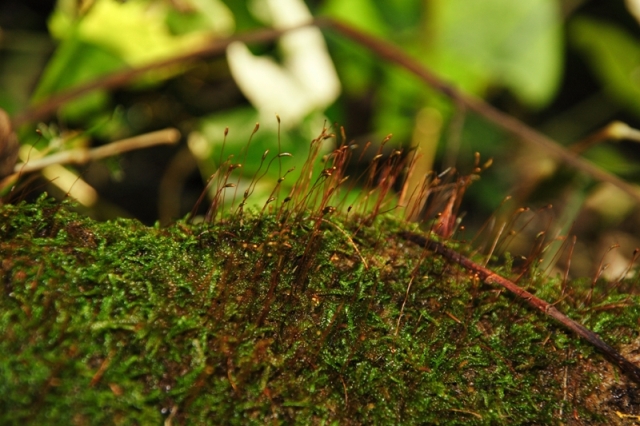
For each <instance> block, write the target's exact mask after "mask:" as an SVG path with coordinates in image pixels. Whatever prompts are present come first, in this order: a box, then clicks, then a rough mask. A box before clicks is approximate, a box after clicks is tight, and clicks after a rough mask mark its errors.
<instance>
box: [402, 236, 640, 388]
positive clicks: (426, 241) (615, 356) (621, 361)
mask: <svg viewBox="0 0 640 426" xmlns="http://www.w3.org/2000/svg"><path fill="white" fill-rule="evenodd" d="M399 236H400V237H401V238H403V239H405V240H407V241H410V242H412V243H414V244H417V245H419V246H421V247H424V248H425V249H427V250H431V251H433V252H434V253H437V254H439V255H441V256H442V257H444V258H446V259H448V260H450V261H451V262H454V263H457V264H458V265H460V266H462V267H463V268H465V269H467V270H468V271H470V272H472V273H473V274H475V275H477V276H478V277H479V278H480V279H482V280H483V281H484V282H486V283H489V284H498V285H500V286H502V287H504V288H506V289H507V290H509V291H510V292H511V293H513V295H514V296H516V297H517V298H518V299H521V300H523V301H525V302H526V303H528V304H529V305H530V306H532V307H534V308H536V309H538V310H540V311H542V312H544V313H545V314H546V315H549V316H550V317H552V318H553V319H555V320H556V321H558V322H559V323H561V324H562V325H564V326H565V327H567V328H568V329H570V330H571V331H573V332H574V333H576V334H577V335H578V336H580V337H582V338H583V339H585V340H586V341H587V342H589V343H590V344H592V345H593V346H595V347H596V349H598V350H599V351H600V352H601V353H602V354H604V355H605V356H606V357H607V358H608V359H609V360H610V361H611V362H612V363H614V364H615V365H617V366H618V367H619V368H620V370H622V372H623V373H624V374H626V375H627V377H629V378H630V379H631V380H633V381H634V382H636V383H639V384H640V368H639V367H637V366H636V365H635V364H633V363H632V362H631V361H629V360H628V359H626V358H625V357H624V356H622V355H621V354H620V353H619V352H618V351H616V350H615V349H614V348H612V347H611V346H609V345H608V344H607V343H605V342H604V340H602V338H600V336H598V335H597V334H596V333H594V332H593V331H591V330H589V329H588V328H586V327H585V326H583V325H582V324H580V323H578V322H576V321H574V320H572V319H571V318H569V317H567V316H566V315H565V314H563V313H562V312H560V311H559V310H558V309H556V308H555V307H554V306H553V305H551V304H550V303H548V302H545V301H544V300H542V299H540V298H538V297H536V296H534V295H533V294H531V293H529V292H528V291H526V290H525V289H523V288H521V287H519V286H517V285H516V284H514V283H513V282H512V281H510V280H508V279H506V278H504V277H502V276H500V275H498V274H496V273H494V272H493V271H491V270H490V269H487V268H485V267H483V266H481V265H479V264H477V263H475V262H474V261H472V260H470V259H468V258H466V257H464V256H463V255H461V254H460V253H458V252H456V251H455V250H452V249H450V248H447V247H445V246H444V244H442V243H439V242H437V241H434V240H432V239H430V238H428V237H425V236H423V235H420V234H416V233H413V232H400V233H399Z"/></svg>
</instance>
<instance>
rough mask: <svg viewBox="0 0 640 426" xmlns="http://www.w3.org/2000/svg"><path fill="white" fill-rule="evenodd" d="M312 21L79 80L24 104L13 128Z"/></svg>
mask: <svg viewBox="0 0 640 426" xmlns="http://www.w3.org/2000/svg"><path fill="white" fill-rule="evenodd" d="M312 24H313V23H312V22H308V23H306V24H303V25H299V26H295V27H291V28H287V29H282V30H277V29H273V28H267V29H260V30H254V31H250V32H246V33H244V34H240V35H237V36H234V37H229V38H226V39H222V40H213V41H212V42H211V43H210V44H208V45H206V46H204V47H202V48H200V49H196V50H193V51H190V52H187V53H184V54H182V55H178V56H174V57H171V58H169V59H163V60H160V61H157V62H152V63H150V64H147V65H144V66H141V67H139V68H131V69H125V70H122V71H117V72H115V73H113V74H109V75H106V76H104V77H99V78H97V79H95V80H92V81H89V82H87V83H84V84H80V85H79V86H76V87H72V88H71V89H68V90H65V91H63V92H61V93H58V94H54V95H52V96H51V97H50V98H48V99H45V100H44V101H43V102H42V103H38V104H36V105H33V106H31V107H29V108H27V109H26V110H25V111H23V112H21V113H20V114H18V115H16V116H15V117H13V119H12V124H13V128H17V127H18V126H20V125H22V124H25V123H29V122H34V121H38V120H44V119H46V118H47V117H49V116H51V115H52V114H54V113H55V112H56V110H57V109H58V108H60V106H62V105H64V104H65V103H67V102H69V101H71V100H73V99H76V98H78V97H80V96H82V95H85V94H87V93H90V92H93V91H94V90H112V89H116V88H118V87H122V86H125V85H127V84H129V83H131V82H132V81H133V80H135V79H136V78H138V77H140V76H141V75H143V74H145V73H147V72H149V71H152V70H156V69H160V68H166V67H169V66H172V65H177V64H184V63H189V62H192V61H194V60H196V59H198V58H204V57H209V56H216V55H221V54H223V53H224V52H225V50H226V49H227V47H229V45H230V44H231V43H234V42H236V41H240V42H243V43H265V42H269V41H273V40H276V39H277V38H279V37H280V36H281V35H282V34H284V33H286V32H288V31H293V30H296V29H300V28H303V27H307V26H309V25H312Z"/></svg>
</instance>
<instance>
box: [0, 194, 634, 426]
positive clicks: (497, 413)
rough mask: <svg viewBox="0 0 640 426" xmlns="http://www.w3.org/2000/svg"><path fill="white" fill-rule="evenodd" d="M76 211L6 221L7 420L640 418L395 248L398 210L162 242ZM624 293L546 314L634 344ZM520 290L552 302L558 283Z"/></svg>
mask: <svg viewBox="0 0 640 426" xmlns="http://www.w3.org/2000/svg"><path fill="white" fill-rule="evenodd" d="M68 207H69V206H68V204H67V203H62V204H60V203H57V202H53V201H51V200H49V199H46V198H41V199H40V200H39V201H38V202H37V203H34V204H19V205H17V206H11V205H7V206H4V207H3V208H2V210H0V257H1V258H2V259H3V261H2V270H3V279H2V285H1V287H0V312H1V314H0V330H1V331H0V333H1V336H0V394H1V395H3V398H2V399H1V401H2V402H0V405H2V410H0V418H1V423H3V424H15V423H19V422H20V423H22V422H30V423H46V424H54V423H55V424H101V423H109V424H111V423H116V424H159V423H161V422H163V421H167V420H170V422H173V423H189V424H193V423H207V422H209V423H210V422H217V423H218V422H219V423H225V424H250V423H258V424H261V423H275V424H278V423H290V422H296V423H300V424H309V423H313V424H316V423H318V424H331V423H334V422H336V423H339V424H350V423H354V424H355V423H379V424H391V423H393V424H400V423H402V424H413V423H420V424H425V423H429V424H462V423H464V424H551V423H571V422H572V421H576V422H577V420H576V419H579V421H580V422H582V423H594V424H595V423H601V422H612V421H615V420H616V417H615V415H614V413H615V411H616V410H617V411H620V412H622V413H625V414H638V412H639V411H640V406H639V405H640V403H639V402H638V401H637V398H636V399H633V398H632V397H630V396H629V395H633V394H634V393H635V392H638V388H637V386H635V385H633V384H629V383H627V382H626V380H625V379H622V378H619V377H616V374H617V371H616V370H615V369H613V368H612V367H611V366H610V365H609V364H607V363H606V362H605V361H604V360H602V358H601V357H600V356H599V355H598V354H597V353H595V351H594V350H593V349H592V348H591V347H590V346H588V345H587V344H586V343H583V342H581V341H579V340H577V338H575V337H574V336H573V335H570V334H568V333H567V332H565V331H564V330H563V329H561V328H559V327H558V326H556V325H555V324H554V323H553V322H552V321H551V320H549V319H548V318H545V317H544V316H543V315H541V314H539V313H537V312H534V311H532V310H531V309H529V308H528V307H526V306H525V305H523V304H522V303H521V302H519V301H517V300H514V299H513V298H512V297H510V296H508V295H505V294H503V293H501V292H500V291H497V289H495V288H491V287H488V286H486V285H484V284H482V283H479V282H477V281H474V280H473V279H472V278H470V277H468V276H467V275H466V273H464V272H462V271H461V270H459V269H457V268H456V267H455V265H450V264H447V263H446V262H444V261H443V260H442V259H440V258H438V257H434V256H432V255H431V254H429V253H425V252H424V251H423V250H421V249H419V248H417V247H414V246H411V245H407V244H403V243H402V242H401V241H397V240H395V239H393V238H392V237H391V236H392V235H394V233H395V231H396V230H399V229H404V228H407V227H409V225H406V224H403V223H401V222H398V221H396V220H395V219H393V218H391V217H388V216H381V217H379V218H378V219H377V220H376V222H375V223H374V224H373V226H366V225H363V223H360V222H358V220H357V218H350V219H348V220H347V219H345V218H342V217H340V216H335V217H331V216H325V218H324V221H323V220H319V219H318V218H317V217H315V218H312V217H306V218H305V217H303V216H299V217H298V218H297V219H296V220H295V221H287V222H283V221H282V220H279V219H278V217H276V216H274V215H260V214H253V215H252V214H245V215H244V218H243V220H242V221H240V220H235V221H234V220H228V221H219V222H217V223H216V224H215V225H199V226H193V225H187V224H185V223H177V224H175V225H173V226H171V227H168V228H166V229H159V228H157V227H154V228H149V227H145V226H143V225H141V224H140V223H138V222H135V221H129V220H118V221H115V222H110V223H96V222H93V221H91V220H89V219H87V218H83V217H80V216H78V215H76V214H74V213H72V212H71V211H70V209H69V208H68ZM356 248H357V249H358V250H357V251H356ZM502 272H504V273H505V274H506V273H508V271H502ZM634 284H636V283H633V282H630V283H623V284H622V285H621V286H619V287H618V288H617V289H614V290H611V291H608V292H603V293H602V294H601V296H598V298H594V299H592V300H593V301H594V303H591V304H590V305H589V306H587V305H585V306H581V305H583V303H582V302H583V301H584V300H586V299H585V298H586V294H587V293H588V291H589V285H587V284H581V283H579V282H578V283H575V284H570V285H569V286H568V287H569V288H572V293H571V297H567V298H564V299H563V300H562V301H561V302H560V303H559V304H558V305H557V306H558V307H559V308H561V309H562V310H564V311H565V312H566V313H567V314H569V315H570V316H572V317H573V318H576V319H580V320H583V321H585V322H586V324H587V325H588V326H590V327H593V328H594V329H595V331H597V332H598V333H600V334H601V335H602V336H604V337H605V338H606V339H607V340H608V341H609V342H611V343H612V344H614V345H623V344H628V343H632V342H634V341H635V342H637V337H638V333H637V328H638V324H639V323H640V308H639V306H640V305H639V304H638V302H639V300H640V298H639V297H638V296H637V295H636V294H633V288H634V287H633V286H634ZM527 286H528V288H529V289H530V290H534V291H536V292H537V293H538V294H543V295H545V297H547V298H549V299H551V300H555V298H560V287H561V283H559V282H557V281H554V280H548V279H542V278H541V277H539V276H535V274H532V277H531V278H530V280H529V282H528V284H527ZM605 293H608V294H606V295H605ZM598 294H600V293H598ZM637 346H638V345H637V344H636V345H635V346H634V347H633V348H635V349H637ZM630 350H631V349H630ZM594 394H598V395H597V396H594ZM615 395H617V396H615ZM621 395H622V396H621ZM625 397H626V398H627V400H625V401H628V402H627V403H626V405H624V404H623V406H621V405H620V401H622V400H624V398H625ZM616 404H618V405H616Z"/></svg>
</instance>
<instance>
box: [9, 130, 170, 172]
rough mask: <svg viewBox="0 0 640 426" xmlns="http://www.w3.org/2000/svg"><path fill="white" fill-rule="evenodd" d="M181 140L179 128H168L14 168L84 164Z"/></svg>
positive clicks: (33, 161)
mask: <svg viewBox="0 0 640 426" xmlns="http://www.w3.org/2000/svg"><path fill="white" fill-rule="evenodd" d="M179 140H180V132H179V131H178V130H177V129H174V128H168V129H164V130H158V131H156V132H151V133H145V134H143V135H139V136H134V137H132V138H127V139H122V140H119V141H116V142H111V143H109V144H107V145H103V146H100V147H98V148H93V149H88V148H80V149H71V150H68V151H62V152H58V153H56V154H52V155H48V156H46V157H43V158H40V159H37V160H31V161H29V162H27V163H19V164H16V165H15V167H14V169H13V170H14V173H29V172H33V171H36V170H41V169H44V168H45V167H47V166H51V165H53V164H84V163H88V162H89V161H96V160H101V159H103V158H107V157H112V156H114V155H118V154H122V153H123V152H127V151H133V150H135V149H144V148H149V147H151V146H155V145H171V144H174V143H176V142H178V141H179Z"/></svg>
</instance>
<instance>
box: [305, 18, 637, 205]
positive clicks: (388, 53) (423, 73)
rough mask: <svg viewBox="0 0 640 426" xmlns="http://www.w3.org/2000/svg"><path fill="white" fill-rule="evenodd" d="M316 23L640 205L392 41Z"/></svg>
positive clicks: (630, 189) (602, 174) (607, 177)
mask: <svg viewBox="0 0 640 426" xmlns="http://www.w3.org/2000/svg"><path fill="white" fill-rule="evenodd" d="M315 22H316V25H317V26H319V27H327V28H331V29H333V30H335V31H337V32H338V33H340V34H341V35H343V36H345V37H347V38H349V39H351V40H354V41H356V42H357V43H358V44H360V45H362V46H365V47H367V48H368V49H370V50H372V51H373V52H375V53H376V54H377V55H378V56H380V57H382V58H384V59H387V60H389V61H391V62H394V63H396V64H398V65H400V66H401V67H402V68H404V69H406V70H407V71H409V72H411V73H413V74H415V75H416V76H417V77H419V78H420V79H421V80H422V81H424V82H425V83H427V84H428V85H429V86H431V88H433V89H435V90H436V91H438V92H440V93H442V94H444V95H446V96H447V97H449V98H451V99H453V100H454V101H456V102H457V103H458V104H460V105H464V106H465V107H466V108H467V109H469V110H471V111H474V112H476V113H477V114H479V115H481V116H482V117H484V118H486V119H487V120H489V121H491V122H492V123H494V124H496V125H498V126H499V127H501V128H503V129H504V130H506V131H508V132H510V133H512V134H513V135H515V136H518V137H519V138H521V139H522V140H523V141H525V142H528V143H531V144H534V145H537V146H538V148H541V149H542V150H543V151H544V152H545V153H547V154H549V155H550V156H552V157H555V158H556V159H558V160H561V161H563V162H564V163H566V164H568V165H570V166H572V167H574V168H576V169H578V170H581V171H583V172H585V173H587V174H589V175H590V176H592V177H594V178H595V179H597V180H600V181H603V182H609V183H611V184H613V185H615V186H617V187H618V188H620V189H622V190H623V191H625V192H626V193H627V194H629V195H630V196H631V197H633V198H634V199H635V200H636V202H640V190H639V189H638V188H636V187H634V186H633V185H630V184H628V183H627V182H625V181H624V180H622V179H620V178H619V177H617V176H615V175H612V174H610V173H608V172H606V171H604V170H602V169H600V168H598V167H597V166H595V165H594V164H592V163H591V162H589V161H587V160H585V159H584V158H581V157H579V156H578V155H577V154H576V153H575V152H572V151H570V150H567V149H566V148H564V147H562V146H561V145H560V144H558V143H557V142H555V141H554V140H552V139H551V138H549V137H547V136H545V135H543V134H542V133H540V132H538V131H536V130H534V129H532V128H531V127H529V126H527V125H526V124H525V123H523V122H522V121H520V120H518V119H516V118H514V117H512V116H510V115H508V114H506V113H504V112H502V111H500V110H498V109H496V108H494V107H493V106H491V105H489V104H488V103H486V102H484V101H482V100H480V99H477V98H473V97H471V96H467V95H465V94H464V93H462V92H461V91H460V90H458V89H456V88H455V87H454V86H452V85H451V84H449V83H447V82H445V81H443V80H442V79H440V78H439V77H438V76H436V75H435V74H434V73H433V72H431V71H429V70H428V69H427V68H425V67H424V66H423V65H422V64H421V63H420V62H418V61H417V60H415V59H414V58H412V57H411V56H409V55H407V54H406V53H404V52H403V51H402V50H401V49H399V48H398V47H397V46H394V45H393V44H391V43H389V42H388V41H385V40H382V39H379V38H376V37H373V36H371V35H369V34H366V33H364V32H362V31H360V30H358V29H355V28H353V27H352V26H350V25H347V24H345V23H342V22H339V21H336V20H334V19H331V18H319V19H317V20H316V21H315Z"/></svg>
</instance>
